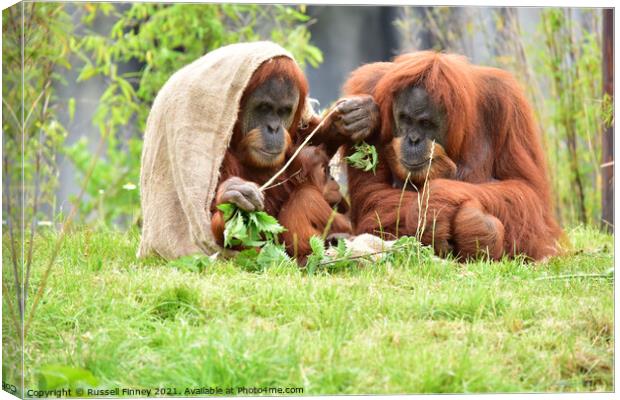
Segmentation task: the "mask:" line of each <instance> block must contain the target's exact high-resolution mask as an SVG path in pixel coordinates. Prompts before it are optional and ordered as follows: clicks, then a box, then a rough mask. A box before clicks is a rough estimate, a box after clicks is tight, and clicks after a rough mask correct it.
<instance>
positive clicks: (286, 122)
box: [211, 57, 351, 258]
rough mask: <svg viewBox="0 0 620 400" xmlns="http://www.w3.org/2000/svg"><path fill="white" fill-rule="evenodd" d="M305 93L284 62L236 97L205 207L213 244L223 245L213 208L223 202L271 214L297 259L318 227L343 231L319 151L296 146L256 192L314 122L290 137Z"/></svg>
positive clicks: (267, 67) (261, 71) (345, 223)
mask: <svg viewBox="0 0 620 400" xmlns="http://www.w3.org/2000/svg"><path fill="white" fill-rule="evenodd" d="M307 93H308V84H307V82H306V79H305V77H304V75H303V73H302V71H301V70H300V69H299V67H298V66H297V64H296V63H295V62H294V61H293V60H292V59H290V58H288V57H277V58H274V59H272V60H270V61H269V62H266V63H264V64H262V65H261V66H260V67H259V68H258V69H257V70H256V72H255V73H254V74H253V76H252V78H251V80H250V82H249V84H248V86H247V87H246V89H245V91H244V93H243V96H242V98H241V102H240V105H241V107H240V110H239V114H238V119H237V122H236V123H235V127H234V130H233V136H232V140H231V142H230V146H229V148H228V150H227V151H226V154H225V156H224V161H223V163H222V167H221V169H220V181H219V184H218V189H217V194H216V196H215V199H214V201H213V204H212V205H211V212H212V213H213V217H212V222H211V229H212V232H213V235H214V237H215V238H216V241H217V242H218V244H219V245H223V243H224V220H223V215H222V213H221V211H219V210H218V209H217V208H216V206H217V205H219V204H222V203H226V202H230V203H234V204H235V205H237V206H238V207H240V208H241V209H243V210H246V211H254V210H265V211H266V212H267V213H268V214H270V215H273V216H275V217H276V218H277V219H278V220H279V222H280V223H281V224H282V225H283V226H284V227H285V228H286V229H287V231H286V232H285V233H284V234H283V235H282V239H283V240H284V243H285V245H286V248H287V251H288V252H289V254H291V255H295V256H298V257H300V258H303V257H304V256H305V255H307V254H308V253H309V252H310V248H309V245H308V241H309V239H310V237H311V236H313V235H319V236H320V235H322V234H324V233H327V232H324V231H325V230H326V227H327V228H328V229H329V233H333V234H338V233H340V234H348V233H351V225H350V222H349V220H348V218H346V217H345V216H344V215H342V214H340V213H338V212H335V211H333V209H334V207H337V206H338V203H340V201H341V200H342V196H340V192H339V187H338V185H337V183H336V182H335V181H334V180H333V179H331V177H330V175H329V172H328V170H327V163H328V158H327V155H326V154H325V152H324V150H323V149H322V148H319V147H315V146H309V147H306V148H304V149H303V150H302V152H301V153H300V154H299V156H298V157H297V158H296V159H295V160H294V162H293V163H292V164H291V166H290V167H289V168H288V169H287V171H286V172H285V173H284V174H283V175H281V176H280V177H279V178H278V180H277V181H276V182H275V183H274V184H273V185H271V187H270V188H267V189H265V191H264V193H263V192H261V191H260V190H259V186H260V185H262V184H263V183H265V182H266V181H267V180H268V179H269V178H271V177H272V176H273V175H274V174H275V173H276V172H277V171H278V170H279V169H280V168H281V167H282V166H283V164H284V163H285V161H286V160H288V158H289V157H291V155H292V153H293V151H294V150H295V148H296V143H298V142H299V141H300V139H301V138H302V135H303V134H307V133H308V130H309V129H310V128H313V127H314V126H316V125H317V124H318V122H319V121H318V119H317V120H316V121H312V125H313V126H312V127H310V126H308V127H304V128H305V130H304V132H298V131H299V129H298V128H299V121H300V117H301V112H302V105H303V100H304V99H305V97H306V96H307ZM331 136H334V137H336V138H338V137H339V135H331ZM340 136H342V135H340ZM326 137H330V135H328V134H327V132H323V131H321V132H319V133H318V134H317V138H326ZM334 140H335V139H334ZM327 145H328V143H326V146H327ZM332 147H333V146H332Z"/></svg>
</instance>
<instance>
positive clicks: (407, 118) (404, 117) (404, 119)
mask: <svg viewBox="0 0 620 400" xmlns="http://www.w3.org/2000/svg"><path fill="white" fill-rule="evenodd" d="M398 119H399V120H400V122H402V123H405V124H409V123H411V117H410V116H409V115H408V114H405V113H400V114H398Z"/></svg>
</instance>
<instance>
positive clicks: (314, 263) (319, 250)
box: [306, 236, 326, 274]
mask: <svg viewBox="0 0 620 400" xmlns="http://www.w3.org/2000/svg"><path fill="white" fill-rule="evenodd" d="M310 249H311V250H312V253H310V255H309V256H308V259H307V261H306V269H307V270H308V273H310V274H312V273H314V271H316V270H317V268H319V266H320V264H321V263H322V262H324V261H325V260H326V256H325V243H324V241H323V239H322V238H321V237H320V236H312V237H311V238H310Z"/></svg>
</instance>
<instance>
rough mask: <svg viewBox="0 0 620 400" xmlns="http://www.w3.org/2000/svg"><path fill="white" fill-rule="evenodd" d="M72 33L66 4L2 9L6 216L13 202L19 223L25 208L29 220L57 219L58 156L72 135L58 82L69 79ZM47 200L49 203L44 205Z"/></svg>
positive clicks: (60, 84) (25, 214)
mask: <svg viewBox="0 0 620 400" xmlns="http://www.w3.org/2000/svg"><path fill="white" fill-rule="evenodd" d="M22 11H23V14H22ZM22 19H23V21H24V27H23V31H22ZM22 34H23V35H22ZM72 35H73V25H72V23H71V20H70V15H69V14H68V13H67V12H66V10H65V6H64V4H59V3H28V4H24V7H23V8H22V7H21V5H17V6H13V7H10V8H7V9H5V10H3V11H2V38H3V41H2V46H3V47H2V54H3V57H2V70H3V74H2V100H3V102H2V131H3V152H2V154H3V177H4V189H3V192H4V193H5V195H6V197H5V202H7V201H8V203H10V204H5V206H4V207H3V212H4V214H5V215H4V218H5V219H7V218H8V215H7V213H8V207H12V210H13V211H14V212H12V213H11V214H12V215H11V216H10V218H11V220H12V221H14V225H16V226H17V227H19V225H20V224H19V223H18V221H20V220H21V217H22V216H21V211H22V208H23V211H24V216H25V218H26V222H25V223H26V225H30V222H31V221H32V220H33V219H36V220H48V221H49V220H53V211H54V210H53V208H54V206H55V190H56V188H57V186H58V173H59V172H58V165H57V156H58V152H59V150H60V149H62V147H63V144H64V141H65V138H66V136H67V130H66V128H65V126H63V125H62V123H61V122H60V117H61V115H62V114H63V113H64V112H65V110H66V107H67V105H66V102H63V101H61V100H60V99H59V97H58V95H57V88H58V87H60V86H63V85H64V84H66V82H65V80H64V77H63V75H64V74H65V73H66V71H67V70H68V69H71V64H70V63H69V61H68V60H69V56H70V54H71V48H70V38H71V36H72ZM22 41H23V43H26V44H27V45H26V46H25V47H23V48H22ZM22 50H23V57H24V58H23V60H22ZM22 62H23V70H22ZM22 72H23V81H22ZM22 83H23V87H22ZM22 89H23V90H22ZM22 118H23V120H22ZM22 123H23V124H22ZM22 166H23V170H22V169H21V168H22ZM22 179H23V182H24V184H25V186H23V187H22V186H21V181H22ZM22 195H23V196H24V198H25V203H24V204H22ZM42 204H45V205H48V206H49V207H47V209H46V210H42ZM34 222H35V224H36V221H34Z"/></svg>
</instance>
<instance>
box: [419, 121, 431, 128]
mask: <svg viewBox="0 0 620 400" xmlns="http://www.w3.org/2000/svg"><path fill="white" fill-rule="evenodd" d="M419 123H420V126H421V127H422V128H426V129H430V128H433V127H434V126H435V124H433V121H431V120H430V119H422V120H420V122H419Z"/></svg>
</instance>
